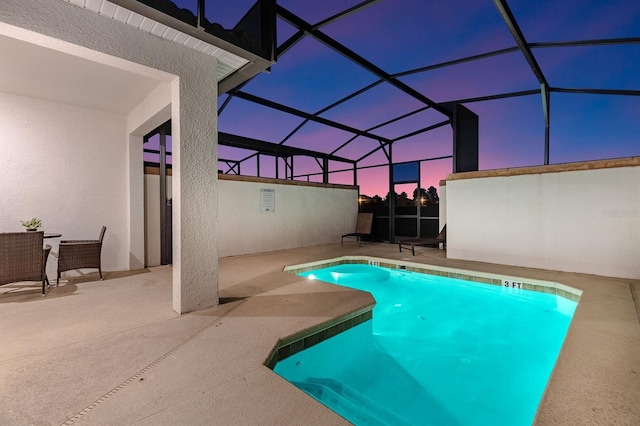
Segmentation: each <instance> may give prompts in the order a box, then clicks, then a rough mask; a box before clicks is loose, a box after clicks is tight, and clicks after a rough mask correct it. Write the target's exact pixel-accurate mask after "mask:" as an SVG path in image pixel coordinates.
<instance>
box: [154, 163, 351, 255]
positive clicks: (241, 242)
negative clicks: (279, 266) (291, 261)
mask: <svg viewBox="0 0 640 426" xmlns="http://www.w3.org/2000/svg"><path fill="white" fill-rule="evenodd" d="M229 179H233V178H229V177H225V178H222V179H220V180H218V224H219V228H218V253H219V255H220V257H225V256H236V255H241V254H251V253H262V252H268V251H274V250H283V249H290V248H298V247H310V246H316V245H321V244H330V243H337V242H339V241H340V236H341V235H344V234H347V233H349V232H353V231H354V230H355V226H356V218H357V215H358V190H357V188H355V187H354V188H348V187H341V186H331V187H325V186H322V185H310V186H307V185H298V184H295V183H291V182H286V181H277V180H275V179H260V180H261V182H252V181H250V180H247V179H244V178H242V180H229ZM249 179H250V178H249ZM167 180H168V183H170V182H171V176H168V177H167ZM262 188H264V189H273V190H274V191H275V212H273V213H267V212H261V211H260V189H262ZM159 191H160V180H159V176H158V175H154V174H146V175H145V200H146V201H145V211H146V213H145V217H146V220H145V221H146V225H145V226H146V251H145V252H146V262H147V266H156V265H159V264H160V207H159V205H160V195H159Z"/></svg>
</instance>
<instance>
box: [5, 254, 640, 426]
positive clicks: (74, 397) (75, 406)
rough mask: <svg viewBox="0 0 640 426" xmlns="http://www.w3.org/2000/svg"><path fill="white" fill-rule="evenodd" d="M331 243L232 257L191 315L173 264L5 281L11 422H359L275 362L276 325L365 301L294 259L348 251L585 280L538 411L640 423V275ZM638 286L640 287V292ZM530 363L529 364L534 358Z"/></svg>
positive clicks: (283, 328) (290, 327)
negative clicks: (46, 281) (299, 267)
mask: <svg viewBox="0 0 640 426" xmlns="http://www.w3.org/2000/svg"><path fill="white" fill-rule="evenodd" d="M416 251H417V253H416V256H415V257H413V256H411V253H410V252H403V253H398V249H397V246H396V245H388V244H374V243H363V245H362V247H358V246H357V245H355V244H349V245H345V247H340V246H339V245H328V246H320V247H313V248H307V249H297V250H287V251H279V252H273V253H265V254H258V255H249V256H238V257H232V258H224V259H220V262H219V265H220V271H219V272H220V280H219V282H220V297H221V304H220V305H218V306H216V307H214V308H210V309H206V310H202V311H198V312H194V313H191V314H188V315H183V316H179V315H177V314H176V313H175V312H173V310H172V308H171V305H172V304H171V296H172V289H171V269H170V268H169V267H157V268H151V269H149V270H143V271H133V272H112V273H106V274H105V280H104V281H102V282H100V281H97V280H96V278H97V274H91V275H88V276H85V277H81V278H73V279H70V280H69V281H68V282H66V283H64V285H62V284H61V286H60V287H59V288H56V287H52V288H51V289H50V291H49V292H48V294H47V297H46V298H44V299H43V298H41V297H40V290H39V287H38V286H37V285H36V286H33V285H32V284H33V283H29V284H26V283H21V284H16V285H7V286H2V287H0V324H1V326H0V329H1V330H2V335H1V341H2V344H1V345H0V401H1V403H2V407H1V409H0V424H2V425H48V424H52V425H60V424H91V425H103V424H104V425H107V424H112V425H130V424H143V425H144V424H148V425H176V424H189V425H197V424H207V425H212V424H224V425H254V424H265V425H275V424H305V425H329V424H331V425H333V424H347V422H346V421H345V420H344V419H342V418H341V417H339V416H338V415H336V414H334V413H333V412H332V411H330V410H328V409H326V408H324V406H322V405H321V404H319V403H318V402H316V401H315V400H313V399H312V398H310V397H308V396H306V395H305V394H304V393H303V392H301V391H298V390H297V389H296V388H295V387H294V386H293V385H290V384H289V383H288V382H286V381H285V380H283V379H281V378H280V377H279V376H277V375H276V374H275V373H273V372H272V371H271V370H269V369H268V368H266V367H264V366H263V363H264V362H265V360H266V358H267V357H268V356H269V353H270V351H271V350H272V349H273V347H274V345H275V344H276V343H277V342H278V339H281V338H284V337H286V336H289V335H291V334H294V333H296V332H298V331H300V330H302V329H306V328H309V327H313V326H315V325H318V324H320V323H322V322H325V321H328V320H330V319H332V318H335V317H336V316H339V315H341V314H344V313H346V312H350V311H353V310H357V309H362V308H366V307H367V306H370V305H371V304H372V303H373V299H372V298H371V296H370V295H368V294H366V293H361V292H357V291H354V290H349V289H346V288H341V287H337V286H332V285H329V284H324V283H321V282H318V281H308V280H305V279H302V278H300V277H297V276H295V275H293V274H289V273H285V272H282V268H283V267H284V266H286V265H293V264H298V263H304V262H310V261H315V260H322V259H330V258H334V257H339V256H343V255H348V254H357V255H370V256H377V257H384V258H391V259H403V260H407V261H412V262H417V263H427V264H434V265H440V266H449V267H454V268H461V269H467V270H473V271H481V272H492V273H501V274H505V275H512V276H519V277H528V278H533V279H541V280H549V281H556V282H560V283H563V284H567V285H570V286H573V287H576V288H579V289H582V290H583V291H584V293H583V295H582V299H581V301H580V304H579V306H578V309H577V310H576V313H575V316H574V319H573V322H572V325H571V328H570V330H569V333H568V335H567V338H566V341H565V344H564V347H563V350H562V353H561V355H560V358H559V359H558V362H557V365H556V369H555V372H554V374H553V376H552V378H551V380H550V382H549V385H548V388H547V392H546V394H545V397H544V399H543V401H542V403H541V406H540V409H539V413H538V417H537V421H536V422H537V424H541V425H547V424H560V425H565V424H566V425H569V424H629V425H632V424H640V322H639V320H638V312H637V307H636V305H635V304H634V298H633V291H634V290H633V289H634V288H635V289H636V290H640V281H639V280H635V281H634V280H623V279H614V278H603V277H597V276H589V275H580V274H568V273H559V272H555V271H544V270H534V269H528V268H516V267H508V266H501V265H492V264H483V263H476V262H464V261H456V260H449V259H445V255H444V251H442V250H436V249H417V250H416ZM636 294H638V292H636ZM523 368H526V367H523Z"/></svg>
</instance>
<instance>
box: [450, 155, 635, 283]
mask: <svg viewBox="0 0 640 426" xmlns="http://www.w3.org/2000/svg"><path fill="white" fill-rule="evenodd" d="M446 188H447V199H446V209H447V223H448V225H447V239H448V241H447V243H448V250H447V257H449V258H455V259H465V260H477V261H483V262H491V263H498V264H507V265H516V266H527V267H534V268H543V269H550V270H560V271H568V272H582V273H588V274H596V275H603V276H613V277H622V278H635V279H637V278H640V166H635V167H612V168H598V169H591V170H572V171H561V172H554V173H538V174H525V175H515V176H495V177H484V178H470V179H461V180H448V181H447V185H446Z"/></svg>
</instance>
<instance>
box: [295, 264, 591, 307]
mask: <svg viewBox="0 0 640 426" xmlns="http://www.w3.org/2000/svg"><path fill="white" fill-rule="evenodd" d="M344 264H367V265H373V266H381V267H384V268H391V269H402V270H406V271H409V272H418V273H423V274H429V275H437V276H444V277H448V278H456V279H462V280H466V281H472V282H477V283H481V284H490V285H499V286H503V283H504V281H509V282H511V283H513V282H516V283H521V284H522V287H521V289H522V290H531V291H536V292H539V293H548V294H554V295H556V296H560V297H563V298H565V299H568V300H571V301H573V302H579V301H580V298H581V297H582V293H583V291H582V290H580V289H577V288H575V287H571V286H568V285H566V284H562V283H559V282H555V281H547V280H539V279H534V278H526V277H519V276H515V275H503V274H496V273H488V272H479V271H472V270H469V269H460V268H450V267H446V266H437V265H425V264H423V263H415V262H407V261H399V260H393V259H386V258H379V257H373V256H360V255H357V256H340V257H336V258H332V259H325V260H318V261H314V262H308V263H301V264H298V265H290V266H285V267H284V268H283V271H284V272H290V273H300V272H306V271H310V270H312V269H318V268H320V267H323V268H329V267H331V266H337V265H344ZM505 287H506V286H505Z"/></svg>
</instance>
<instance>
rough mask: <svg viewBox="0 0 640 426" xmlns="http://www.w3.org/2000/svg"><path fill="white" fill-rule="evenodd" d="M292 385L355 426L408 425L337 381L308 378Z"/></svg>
mask: <svg viewBox="0 0 640 426" xmlns="http://www.w3.org/2000/svg"><path fill="white" fill-rule="evenodd" d="M293 384H294V385H296V386H297V387H298V388H299V389H302V390H303V391H305V392H306V393H308V394H309V395H311V396H313V397H314V398H316V399H317V400H318V401H320V402H322V403H323V404H324V405H326V406H327V407H329V408H331V409H332V410H333V411H335V412H336V413H338V414H340V415H342V416H344V417H346V418H347V420H349V421H350V422H352V423H354V424H356V425H400V426H402V425H409V424H410V423H408V422H407V421H406V420H404V419H402V418H400V417H398V416H397V415H396V414H394V413H392V412H391V411H389V410H387V409H386V408H384V407H382V406H381V405H380V404H379V403H377V402H375V401H372V400H370V399H369V398H367V397H366V396H364V395H362V394H361V393H359V392H358V391H356V390H355V389H353V388H350V387H349V386H347V385H345V384H344V383H342V382H340V381H338V380H335V379H326V378H310V379H307V380H306V381H304V382H293Z"/></svg>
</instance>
